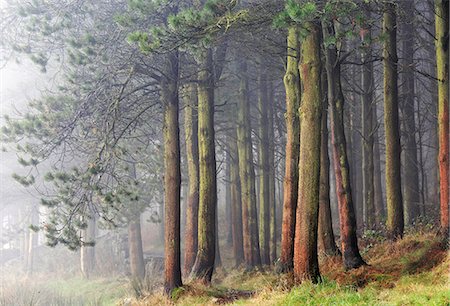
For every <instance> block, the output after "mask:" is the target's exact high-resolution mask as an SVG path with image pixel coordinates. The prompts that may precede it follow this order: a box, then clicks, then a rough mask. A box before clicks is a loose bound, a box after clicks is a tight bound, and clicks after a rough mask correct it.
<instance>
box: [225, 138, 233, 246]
mask: <svg viewBox="0 0 450 306" xmlns="http://www.w3.org/2000/svg"><path fill="white" fill-rule="evenodd" d="M229 138H230V137H229V135H226V144H227V146H229V145H228V144H229V143H230V141H231V140H230V139H229ZM229 150H230V149H229V148H227V149H226V150H225V224H227V225H230V224H232V223H233V219H232V215H231V210H232V208H231V207H232V206H233V203H232V202H231V157H230V151H229ZM226 230H227V235H226V240H225V243H226V246H227V247H233V226H227V228H226Z"/></svg>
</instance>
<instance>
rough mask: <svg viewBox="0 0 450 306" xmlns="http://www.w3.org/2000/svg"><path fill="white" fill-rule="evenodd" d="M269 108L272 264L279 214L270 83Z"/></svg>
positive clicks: (272, 98)
mask: <svg viewBox="0 0 450 306" xmlns="http://www.w3.org/2000/svg"><path fill="white" fill-rule="evenodd" d="M267 87H268V91H269V98H268V101H269V106H268V108H267V110H268V113H267V122H268V126H269V203H270V237H271V246H270V260H271V262H272V263H274V262H276V261H277V236H278V235H277V213H276V206H277V205H276V203H277V202H276V200H275V146H274V124H273V115H274V96H273V84H272V82H271V81H268V86H267Z"/></svg>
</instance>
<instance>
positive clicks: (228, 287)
mask: <svg viewBox="0 0 450 306" xmlns="http://www.w3.org/2000/svg"><path fill="white" fill-rule="evenodd" d="M368 238H369V239H367V240H365V241H361V249H364V250H365V252H364V258H365V260H366V261H367V263H368V264H369V265H368V266H364V267H361V268H358V269H354V270H351V271H345V270H344V269H343V267H342V263H341V259H340V258H337V257H334V258H333V257H323V258H321V264H320V269H321V274H322V282H321V283H319V284H312V283H310V282H304V283H302V284H293V283H292V282H291V279H292V278H291V277H289V275H280V274H276V273H274V272H272V271H271V270H270V269H266V271H265V272H262V271H258V272H253V273H248V272H244V271H236V270H233V271H231V272H229V273H223V272H222V273H219V275H220V278H219V279H216V280H215V282H214V283H213V285H212V286H209V287H205V286H202V285H198V284H193V283H188V284H187V285H185V286H184V287H183V288H181V289H179V290H178V291H177V292H176V294H175V296H174V298H173V299H168V298H166V297H165V296H163V295H162V293H153V294H151V295H148V296H146V297H144V298H142V299H140V300H133V303H132V305H173V304H176V305H217V304H232V305H258V306H260V305H449V304H450V291H449V289H450V288H449V271H450V270H449V269H450V259H449V258H448V256H447V255H448V254H447V249H448V247H447V245H446V244H445V242H444V241H443V240H442V238H440V237H439V236H437V235H436V234H434V233H430V232H419V233H410V234H408V235H406V236H405V237H404V238H403V239H402V240H399V241H396V242H391V241H387V240H384V239H379V238H378V237H374V235H370V237H368Z"/></svg>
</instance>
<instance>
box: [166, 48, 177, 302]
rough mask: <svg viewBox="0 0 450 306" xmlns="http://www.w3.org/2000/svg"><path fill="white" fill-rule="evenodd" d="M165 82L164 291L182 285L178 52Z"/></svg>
mask: <svg viewBox="0 0 450 306" xmlns="http://www.w3.org/2000/svg"><path fill="white" fill-rule="evenodd" d="M164 65H165V67H164V68H165V71H164V76H163V78H162V82H161V100H162V103H163V105H164V187H165V188H164V207H165V214H164V225H165V230H164V234H165V238H164V240H165V241H164V258H165V261H164V291H165V293H166V294H169V295H170V294H171V292H172V291H173V290H174V289H175V288H177V287H180V286H181V285H182V283H181V261H180V253H181V249H180V241H181V240H180V191H181V167H180V131H179V122H178V116H179V105H178V104H179V98H178V52H177V51H173V52H170V53H169V54H167V55H166V59H165V63H164Z"/></svg>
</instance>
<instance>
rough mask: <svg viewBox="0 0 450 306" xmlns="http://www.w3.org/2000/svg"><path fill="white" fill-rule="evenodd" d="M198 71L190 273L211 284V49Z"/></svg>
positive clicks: (213, 196)
mask: <svg viewBox="0 0 450 306" xmlns="http://www.w3.org/2000/svg"><path fill="white" fill-rule="evenodd" d="M200 65H201V67H200V68H201V70H200V72H199V74H198V136H199V173H200V185H199V211H198V251H197V258H196V260H195V263H194V266H193V268H192V275H193V276H194V277H195V278H196V279H198V280H199V281H201V282H203V283H210V282H211V278H212V274H213V270H214V261H215V254H216V251H215V244H216V225H215V224H216V210H217V182H216V155H215V143H214V138H215V136H214V73H213V58H212V50H211V49H207V50H203V51H202V54H201V59H200Z"/></svg>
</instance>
